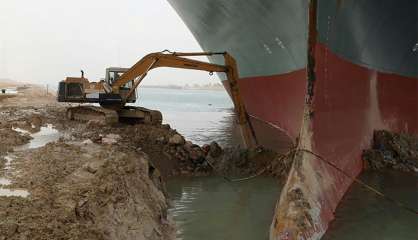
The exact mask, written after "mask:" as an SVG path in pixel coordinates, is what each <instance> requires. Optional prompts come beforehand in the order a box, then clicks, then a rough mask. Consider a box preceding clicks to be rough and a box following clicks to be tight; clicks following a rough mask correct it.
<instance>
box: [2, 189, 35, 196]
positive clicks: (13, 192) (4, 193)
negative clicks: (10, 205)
mask: <svg viewBox="0 0 418 240" xmlns="http://www.w3.org/2000/svg"><path fill="white" fill-rule="evenodd" d="M0 196H2V197H24V198H25V197H27V196H29V192H28V191H26V190H20V189H19V190H18V189H6V188H0Z"/></svg>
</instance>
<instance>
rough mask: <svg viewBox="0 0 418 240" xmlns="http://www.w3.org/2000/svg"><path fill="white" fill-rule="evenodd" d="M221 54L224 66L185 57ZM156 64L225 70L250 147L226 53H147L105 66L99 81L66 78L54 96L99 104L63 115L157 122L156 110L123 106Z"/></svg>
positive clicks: (235, 77)
mask: <svg viewBox="0 0 418 240" xmlns="http://www.w3.org/2000/svg"><path fill="white" fill-rule="evenodd" d="M212 55H223V57H224V59H225V65H219V64H212V63H208V62H203V61H199V60H195V59H190V58H187V57H192V56H212ZM158 67H169V68H181V69H190V70H200V71H207V72H209V73H213V72H223V73H226V76H227V78H228V82H229V89H230V93H231V96H232V100H233V103H234V107H235V111H236V113H237V117H238V124H239V125H240V129H241V135H242V137H243V140H244V145H245V147H254V146H256V145H257V140H256V137H255V134H254V131H253V129H252V126H251V123H250V121H249V116H248V114H247V111H246V109H245V105H244V102H243V101H242V98H241V96H240V91H239V87H238V68H237V65H236V62H235V60H234V58H233V57H232V56H231V55H229V54H228V53H226V52H202V53H198V52H195V53H176V52H169V51H163V52H157V53H151V54H148V55H146V56H145V57H143V58H142V59H141V60H139V61H138V62H137V63H136V64H135V65H133V66H132V67H131V68H107V69H106V76H105V78H104V79H103V80H101V81H99V82H89V81H88V80H87V79H86V78H84V72H83V71H82V76H81V77H80V78H74V77H67V78H66V79H65V80H64V81H61V82H60V83H59V87H58V94H57V98H58V101H59V102H73V103H99V104H100V106H101V107H98V106H78V107H73V108H69V109H68V111H67V117H68V118H69V119H76V120H100V121H104V122H106V123H113V122H117V121H119V120H121V119H135V120H137V121H142V122H145V123H153V124H160V123H161V122H162V115H161V113H160V112H159V111H156V110H150V109H146V108H140V107H133V106H126V103H133V102H135V101H136V100H137V99H136V89H137V88H138V86H139V84H140V83H141V82H142V80H143V79H144V78H145V77H146V76H147V74H148V72H149V71H151V70H152V69H154V68H158Z"/></svg>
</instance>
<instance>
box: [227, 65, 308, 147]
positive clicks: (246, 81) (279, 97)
mask: <svg viewBox="0 0 418 240" xmlns="http://www.w3.org/2000/svg"><path fill="white" fill-rule="evenodd" d="M305 76H306V73H305V70H304V69H302V70H298V71H295V72H291V73H288V74H282V75H275V76H264V77H251V78H242V79H240V81H239V82H238V84H239V87H240V91H241V94H242V95H243V98H244V103H245V106H246V108H247V111H248V112H249V114H250V116H251V122H252V124H253V127H254V130H255V132H256V135H257V139H258V140H259V142H260V143H261V144H262V145H263V146H266V147H269V148H272V149H275V150H279V151H280V152H282V151H284V150H288V148H289V147H290V145H292V144H293V143H294V142H295V139H296V137H297V136H298V134H299V128H300V124H301V122H302V113H303V103H304V96H305V91H306V90H305V89H306V84H305V78H306V77H305ZM223 83H224V86H225V88H226V89H227V90H228V85H227V84H226V82H225V81H224V82H223Z"/></svg>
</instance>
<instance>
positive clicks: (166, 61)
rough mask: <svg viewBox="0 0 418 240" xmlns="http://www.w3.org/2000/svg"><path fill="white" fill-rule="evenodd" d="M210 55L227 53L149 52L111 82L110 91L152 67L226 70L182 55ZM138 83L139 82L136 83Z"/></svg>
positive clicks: (208, 70)
mask: <svg viewBox="0 0 418 240" xmlns="http://www.w3.org/2000/svg"><path fill="white" fill-rule="evenodd" d="M211 55H224V56H226V55H228V53H211V52H207V53H175V52H174V53H162V52H158V53H151V54H148V55H146V56H145V57H143V58H142V59H141V60H139V61H138V62H137V63H136V64H135V65H133V66H132V67H131V68H130V69H129V70H128V71H126V72H125V73H124V74H123V75H122V76H120V77H119V79H118V80H117V81H115V82H114V83H113V84H112V92H113V93H118V91H119V89H120V87H121V86H123V85H125V84H126V83H127V82H129V81H131V80H135V81H138V80H139V79H140V80H142V79H144V77H145V76H146V75H147V73H148V72H149V71H150V70H151V69H154V68H158V67H170V68H183V69H192V70H201V71H207V72H227V71H228V67H227V66H223V65H217V64H211V63H207V62H202V61H198V60H194V59H188V58H185V57H184V56H211ZM138 84H139V83H138Z"/></svg>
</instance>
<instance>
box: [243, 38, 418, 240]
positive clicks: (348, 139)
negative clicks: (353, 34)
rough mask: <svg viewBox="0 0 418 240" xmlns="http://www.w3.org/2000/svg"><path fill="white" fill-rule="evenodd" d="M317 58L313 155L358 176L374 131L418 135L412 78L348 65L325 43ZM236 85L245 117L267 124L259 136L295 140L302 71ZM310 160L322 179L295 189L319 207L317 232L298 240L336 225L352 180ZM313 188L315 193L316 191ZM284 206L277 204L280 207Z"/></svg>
mask: <svg viewBox="0 0 418 240" xmlns="http://www.w3.org/2000/svg"><path fill="white" fill-rule="evenodd" d="M315 55H316V77H317V78H316V82H315V91H314V97H313V105H312V106H313V111H314V113H313V118H312V120H311V122H310V129H311V131H312V135H311V136H310V142H311V147H312V150H313V151H314V152H315V153H317V154H319V155H321V156H322V157H323V158H325V159H326V160H327V161H330V162H332V163H333V164H335V165H337V166H338V167H339V168H341V169H343V170H344V171H345V172H347V173H348V174H350V175H351V176H353V177H355V176H357V175H358V174H359V173H360V172H361V170H362V161H361V153H362V150H363V149H365V148H368V147H369V145H370V143H371V139H372V134H373V130H374V129H387V130H391V131H396V132H400V131H405V132H408V133H412V134H418V79H417V78H410V77H403V76H399V75H395V74H389V73H382V72H377V71H375V70H372V69H368V68H366V67H363V66H359V65H356V64H353V63H351V62H349V61H346V60H344V59H342V58H340V57H339V56H337V55H335V54H333V53H332V52H330V51H329V50H328V49H327V48H326V47H325V46H324V45H322V44H317V47H316V53H315ZM239 84H240V88H241V90H242V94H243V96H244V101H245V104H246V106H247V110H248V112H249V113H250V115H252V116H255V117H256V118H259V119H261V120H263V121H265V122H268V123H270V126H269V129H267V130H260V129H262V126H259V125H258V124H257V126H258V128H259V129H258V130H256V131H257V133H260V132H262V134H258V135H260V137H262V138H267V139H268V138H270V139H272V136H289V138H291V139H292V140H293V141H294V140H295V138H296V137H297V136H298V135H299V132H300V129H301V124H302V119H303V109H304V99H305V93H306V71H305V70H304V69H302V70H298V71H295V72H292V73H289V74H283V75H277V76H267V77H254V78H245V79H241V80H240V82H239ZM272 129H275V131H274V130H272ZM268 136H269V137H268ZM273 138H274V137H273ZM276 145H277V144H276ZM309 161H311V163H312V166H313V169H314V171H315V172H317V173H319V174H314V175H315V177H314V178H315V181H316V183H311V182H302V183H297V184H305V185H306V187H307V188H308V189H310V194H311V196H310V197H312V201H314V202H315V203H317V204H315V203H314V204H312V206H320V207H319V208H320V209H319V210H320V214H319V216H318V217H317V218H318V219H314V222H315V223H316V224H315V226H313V227H312V228H311V229H309V230H307V231H305V234H303V235H304V236H305V239H317V238H319V237H318V236H321V235H322V234H323V233H324V232H325V230H326V229H327V227H328V224H329V222H330V221H331V220H332V219H333V218H334V214H333V213H334V211H335V208H336V207H337V205H338V203H339V201H340V200H341V198H342V197H343V195H344V193H345V192H346V190H347V189H348V187H349V186H350V185H351V183H352V179H350V178H347V177H345V176H344V175H342V174H341V173H340V172H338V171H337V170H335V169H333V168H332V167H330V166H329V165H327V164H325V163H324V162H323V161H321V160H319V159H318V158H310V159H309ZM289 178H291V176H290V177H289ZM324 179H325V180H324ZM324 181H325V182H324ZM318 183H319V186H320V187H319V188H318V187H314V185H315V184H318ZM292 185H294V184H293V183H289V182H288V184H287V186H286V188H285V189H284V191H283V192H282V194H286V190H290V189H291V188H292ZM315 186H318V185H315ZM285 199H286V197H284V196H282V197H281V201H285ZM280 206H281V204H280V203H279V204H278V208H277V211H287V210H286V209H281V208H280ZM276 214H277V212H276ZM276 217H277V216H276ZM278 220H279V221H280V218H278ZM274 222H275V221H274ZM273 225H274V224H273ZM286 231H288V232H289V231H291V229H290V230H289V229H280V227H276V226H272V239H280V236H282V234H283V233H284V232H286Z"/></svg>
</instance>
